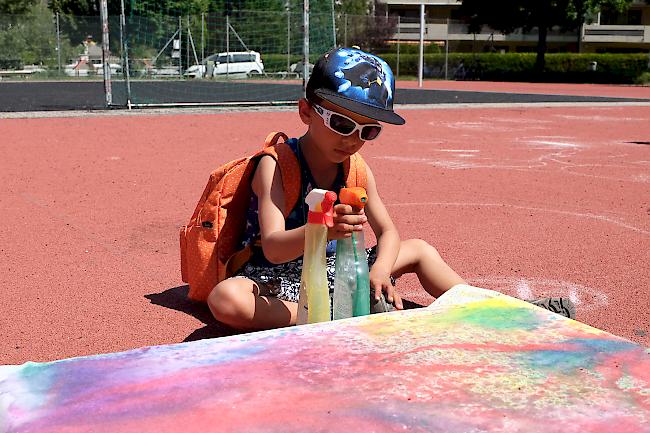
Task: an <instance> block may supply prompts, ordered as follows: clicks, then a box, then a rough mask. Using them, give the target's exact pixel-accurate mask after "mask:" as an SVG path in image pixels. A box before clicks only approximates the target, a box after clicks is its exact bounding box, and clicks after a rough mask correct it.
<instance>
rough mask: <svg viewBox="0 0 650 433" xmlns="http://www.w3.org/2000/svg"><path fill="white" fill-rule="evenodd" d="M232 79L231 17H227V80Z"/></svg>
mask: <svg viewBox="0 0 650 433" xmlns="http://www.w3.org/2000/svg"><path fill="white" fill-rule="evenodd" d="M228 78H230V15H226V79H228Z"/></svg>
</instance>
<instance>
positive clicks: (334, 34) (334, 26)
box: [331, 0, 336, 48]
mask: <svg viewBox="0 0 650 433" xmlns="http://www.w3.org/2000/svg"><path fill="white" fill-rule="evenodd" d="M331 4H332V38H333V39H332V42H333V45H332V46H333V47H334V48H336V20H335V19H334V0H332V1H331Z"/></svg>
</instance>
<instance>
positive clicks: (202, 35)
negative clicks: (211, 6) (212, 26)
mask: <svg viewBox="0 0 650 433" xmlns="http://www.w3.org/2000/svg"><path fill="white" fill-rule="evenodd" d="M204 60H205V13H203V12H201V64H203V61H204Z"/></svg>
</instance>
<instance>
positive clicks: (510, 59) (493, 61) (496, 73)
mask: <svg viewBox="0 0 650 433" xmlns="http://www.w3.org/2000/svg"><path fill="white" fill-rule="evenodd" d="M310 57H311V58H312V59H311V61H312V63H313V62H315V61H316V59H317V58H318V55H317V54H314V55H312V56H310ZM381 57H382V58H383V59H384V60H386V61H387V62H388V64H389V65H390V66H391V68H393V72H396V71H397V67H396V66H397V54H396V53H388V54H381ZM535 59H536V54H535V53H505V54H498V53H479V54H472V53H450V54H449V70H448V77H449V78H451V79H453V78H456V79H466V80H485V81H541V82H568V83H627V84H631V83H635V82H639V80H640V77H641V76H642V75H643V74H644V73H647V72H648V71H650V69H649V68H648V55H647V54H577V53H552V54H547V55H546V68H545V71H544V72H543V73H542V74H539V73H537V72H536V71H535ZM262 60H263V62H264V69H265V71H267V72H279V71H285V70H286V69H287V56H286V54H267V55H263V56H262ZM301 60H302V56H301V55H291V58H290V63H292V64H293V63H297V62H299V61H301ZM418 62H419V58H418V54H414V53H413V54H402V53H400V58H399V73H400V75H402V76H403V75H417V68H418ZM461 62H462V63H463V66H464V71H462V70H460V69H459V65H460V64H461ZM592 62H596V63H597V68H596V71H592V70H591V64H592ZM424 65H425V66H424V76H425V77H427V78H444V76H445V72H444V70H445V55H444V54H425V56H424Z"/></svg>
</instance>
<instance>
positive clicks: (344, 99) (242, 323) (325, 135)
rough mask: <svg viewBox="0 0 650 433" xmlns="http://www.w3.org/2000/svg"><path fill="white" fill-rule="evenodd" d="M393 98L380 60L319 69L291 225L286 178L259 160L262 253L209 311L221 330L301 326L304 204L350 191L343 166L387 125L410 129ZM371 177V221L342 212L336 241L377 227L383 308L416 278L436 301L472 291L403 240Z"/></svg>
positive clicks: (429, 252) (217, 291) (252, 231)
mask: <svg viewBox="0 0 650 433" xmlns="http://www.w3.org/2000/svg"><path fill="white" fill-rule="evenodd" d="M394 92H395V83H394V79H393V74H392V71H391V69H390V67H389V66H388V64H386V62H384V61H383V60H382V59H380V58H379V57H376V56H374V55H372V54H369V53H366V52H363V51H361V50H359V49H351V48H339V49H335V50H331V51H330V52H328V53H326V54H325V55H324V56H322V57H321V58H320V59H319V60H318V61H317V62H316V64H315V65H314V70H313V72H312V75H311V77H310V79H309V82H308V84H307V95H306V96H307V98H306V99H301V100H300V101H299V104H298V113H299V115H300V119H301V120H302V122H303V123H304V124H305V125H306V126H307V132H306V133H305V135H303V136H302V137H301V138H300V139H291V140H289V142H288V144H289V145H290V147H291V148H292V149H293V150H294V152H295V153H296V156H297V158H298V161H299V162H300V166H301V171H302V187H301V191H302V194H301V196H300V197H299V199H298V203H297V204H296V206H295V207H294V209H292V210H291V212H290V213H289V215H288V217H287V218H286V220H285V218H284V214H285V213H284V191H283V189H282V180H281V174H280V169H279V167H278V166H277V163H276V161H275V160H274V159H273V158H271V157H267V156H265V157H262V158H261V159H260V161H259V164H258V166H257V169H256V172H255V174H254V176H253V180H252V189H253V193H254V194H253V198H252V200H251V206H250V209H249V212H248V216H247V230H246V236H245V239H244V243H245V244H250V245H254V244H255V243H256V240H258V239H259V240H261V248H257V249H255V250H254V254H253V257H252V258H251V260H250V261H249V262H248V263H247V264H246V265H245V266H244V268H243V269H242V270H240V271H239V272H238V274H237V275H236V276H235V277H233V278H229V279H227V280H224V281H222V282H221V283H219V284H218V285H217V286H216V287H215V288H214V289H213V291H212V292H211V293H210V296H209V297H208V305H209V307H210V310H211V311H212V314H213V315H214V316H215V318H216V319H217V320H219V321H221V322H222V323H225V324H227V325H230V326H232V327H234V328H238V329H246V330H250V329H269V328H277V327H282V326H289V325H293V324H295V322H296V312H297V301H298V292H299V288H300V275H301V269H302V257H301V256H302V254H303V248H304V243H305V223H306V215H307V211H308V208H307V207H306V205H305V203H304V198H305V196H306V195H307V193H308V192H309V191H310V190H311V189H313V188H321V189H326V190H331V191H334V192H336V193H338V192H339V190H340V188H341V187H342V186H344V182H343V179H342V178H343V170H342V164H343V163H344V162H345V161H346V160H348V159H349V158H350V156H351V155H353V154H355V153H356V152H358V151H359V150H360V149H361V148H362V147H363V145H364V143H365V141H369V140H374V139H376V138H377V137H378V136H379V134H380V133H381V129H382V125H381V124H380V123H379V122H384V123H390V124H394V125H403V124H404V123H405V121H404V119H403V118H402V117H400V116H399V115H398V114H397V113H395V112H394V111H393V95H394ZM366 170H367V177H368V182H367V194H368V204H367V205H366V208H365V211H363V210H362V211H359V212H355V211H353V209H352V208H351V207H350V206H347V205H342V204H338V205H336V206H335V207H334V211H335V216H334V227H332V228H331V229H329V232H328V239H329V240H336V239H342V238H346V237H350V236H351V234H352V233H353V232H355V231H361V230H362V229H363V224H365V223H366V222H368V223H369V224H370V227H371V228H372V230H373V231H374V233H375V236H376V238H377V246H376V247H374V248H372V249H370V250H369V251H368V252H369V254H368V264H369V267H370V286H371V292H373V294H374V298H375V300H376V301H378V300H379V299H380V297H381V295H382V292H383V293H384V294H385V298H386V299H387V300H388V302H390V303H391V304H393V305H394V306H395V308H397V309H402V308H403V305H402V300H401V298H400V296H399V295H398V294H397V293H396V292H395V290H394V279H395V278H398V277H399V276H400V275H402V274H404V273H408V272H413V273H415V274H416V275H417V277H418V279H419V281H420V283H421V284H422V287H423V288H424V289H425V290H426V291H427V292H428V293H429V294H431V295H432V296H434V297H438V296H440V295H441V294H442V293H444V292H445V291H446V290H448V289H450V288H451V287H453V286H455V285H456V284H463V283H465V282H464V281H463V279H462V278H461V277H460V276H458V274H457V273H456V272H454V270H453V269H451V268H450V267H449V266H448V265H447V264H446V263H445V262H444V260H443V259H442V258H441V257H440V255H439V254H438V252H437V251H436V250H435V248H434V247H432V246H431V245H429V244H428V243H427V242H425V241H423V240H420V239H410V240H405V241H402V240H401V239H400V237H399V234H398V233H397V230H396V228H395V225H394V224H393V221H392V220H391V218H390V216H389V214H388V212H387V210H386V208H385V206H384V204H383V202H382V200H381V198H380V196H379V194H378V192H377V186H376V183H375V178H374V175H373V173H372V170H371V169H370V167H367V168H366ZM332 244H333V243H332V242H330V245H328V280H329V284H330V292H331V291H332V287H333V277H334V263H335V257H334V254H333V251H334V248H333V245H332Z"/></svg>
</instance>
